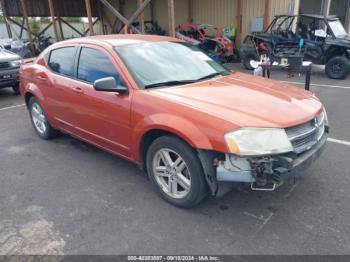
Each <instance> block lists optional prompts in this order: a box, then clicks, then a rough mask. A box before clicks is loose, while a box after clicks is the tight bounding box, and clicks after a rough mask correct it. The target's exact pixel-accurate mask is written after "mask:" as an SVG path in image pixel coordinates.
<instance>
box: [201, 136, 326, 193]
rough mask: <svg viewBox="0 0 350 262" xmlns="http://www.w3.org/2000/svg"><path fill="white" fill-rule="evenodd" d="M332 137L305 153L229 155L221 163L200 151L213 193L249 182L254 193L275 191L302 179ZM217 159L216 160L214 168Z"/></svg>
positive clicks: (208, 153) (324, 138)
mask: <svg viewBox="0 0 350 262" xmlns="http://www.w3.org/2000/svg"><path fill="white" fill-rule="evenodd" d="M327 138H328V134H327V133H325V134H324V135H323V137H322V138H321V139H320V140H319V141H318V142H317V144H315V145H314V146H313V147H312V148H310V149H309V150H307V151H305V152H304V153H302V154H295V153H288V154H281V155H274V156H263V157H238V156H234V155H230V154H226V156H225V159H221V160H218V158H217V157H215V155H212V154H211V153H210V152H204V151H201V152H199V158H200V160H201V162H202V164H203V168H204V173H205V178H206V180H207V182H208V185H209V188H210V190H211V193H212V195H213V196H215V197H220V196H222V195H224V194H226V193H227V192H229V191H230V190H232V187H233V185H234V184H235V183H249V184H250V185H251V189H252V190H264V191H272V190H275V189H276V188H277V187H279V186H281V185H282V184H284V183H286V182H289V181H293V180H295V179H296V178H298V177H299V176H300V175H301V174H302V173H303V171H304V170H305V169H307V168H308V167H309V166H310V165H311V164H312V163H313V162H314V161H315V160H316V159H317V158H318V157H319V156H320V155H321V153H322V152H323V151H324V149H325V146H326V141H327ZM213 159H216V160H215V161H214V162H215V163H214V165H213Z"/></svg>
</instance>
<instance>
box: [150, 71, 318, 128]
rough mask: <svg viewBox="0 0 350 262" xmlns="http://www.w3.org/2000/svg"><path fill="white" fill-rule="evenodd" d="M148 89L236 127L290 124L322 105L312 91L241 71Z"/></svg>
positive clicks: (312, 114) (306, 117)
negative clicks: (199, 80)
mask: <svg viewBox="0 0 350 262" xmlns="http://www.w3.org/2000/svg"><path fill="white" fill-rule="evenodd" d="M151 92H152V93H153V94H155V95H158V96H160V97H162V98H164V99H168V100H172V101H175V102H176V103H180V104H182V105H185V106H187V107H191V108H195V109H197V110H201V111H202V112H203V114H204V115H203V117H205V114H209V115H211V116H216V117H219V118H221V119H223V120H225V121H229V122H231V123H233V124H235V125H236V126H237V127H279V128H285V127H290V126H294V125H298V124H301V123H304V122H307V121H309V120H311V119H313V118H315V116H316V115H317V114H318V113H319V112H320V111H321V110H322V107H323V106H322V104H321V102H320V101H319V100H318V99H317V98H316V97H315V96H314V95H313V94H312V93H311V92H308V91H305V90H303V89H301V88H298V87H293V86H289V85H287V84H285V83H281V82H277V81H273V80H270V79H266V78H261V77H254V76H251V75H247V74H243V73H233V74H231V75H229V76H224V77H219V78H215V79H212V80H209V81H205V82H200V83H195V84H190V85H185V86H176V87H170V88H160V89H153V90H151Z"/></svg>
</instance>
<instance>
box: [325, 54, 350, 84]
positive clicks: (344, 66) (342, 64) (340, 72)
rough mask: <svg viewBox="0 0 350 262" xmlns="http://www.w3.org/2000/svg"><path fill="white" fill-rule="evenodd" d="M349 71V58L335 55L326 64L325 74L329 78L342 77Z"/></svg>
mask: <svg viewBox="0 0 350 262" xmlns="http://www.w3.org/2000/svg"><path fill="white" fill-rule="evenodd" d="M348 73H349V60H348V59H347V58H346V57H343V56H335V57H333V58H331V59H329V61H328V63H327V64H326V74H327V76H328V77H329V78H331V79H344V78H345V77H347V75H348Z"/></svg>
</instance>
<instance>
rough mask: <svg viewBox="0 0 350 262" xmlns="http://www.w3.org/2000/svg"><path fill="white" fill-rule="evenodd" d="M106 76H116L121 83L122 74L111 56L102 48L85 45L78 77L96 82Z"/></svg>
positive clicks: (81, 54) (81, 53) (118, 82)
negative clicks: (101, 49)
mask: <svg viewBox="0 0 350 262" xmlns="http://www.w3.org/2000/svg"><path fill="white" fill-rule="evenodd" d="M104 77H114V78H115V80H116V82H117V84H120V75H119V73H118V72H117V70H116V68H115V66H114V65H113V63H112V62H111V60H110V59H109V57H108V56H107V55H106V54H105V53H103V52H101V51H100V50H97V49H93V48H88V47H83V48H82V49H81V52H80V57H79V64H78V79H80V80H82V81H85V82H89V83H94V82H95V81H96V80H98V79H101V78H104Z"/></svg>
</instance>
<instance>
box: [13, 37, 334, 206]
mask: <svg viewBox="0 0 350 262" xmlns="http://www.w3.org/2000/svg"><path fill="white" fill-rule="evenodd" d="M20 80H21V82H20V92H21V94H22V96H23V98H24V99H25V103H26V105H27V107H28V110H29V114H30V119H31V121H32V123H33V126H34V128H35V130H36V131H37V133H38V135H39V136H40V137H41V138H43V139H50V138H53V137H54V136H56V135H57V133H58V131H61V132H63V133H67V134H70V135H72V136H74V137H76V138H78V139H81V140H83V141H86V142H88V143H90V144H92V145H95V146H97V147H99V148H101V149H103V150H106V151H108V152H110V153H112V154H115V155H116V156H119V157H122V158H124V159H126V160H129V161H132V162H134V163H136V164H137V165H139V166H140V167H141V168H142V169H144V170H145V171H146V172H147V174H148V176H149V178H150V180H151V181H152V183H153V185H154V186H155V189H156V190H157V192H158V193H159V194H160V195H161V196H162V197H163V198H164V199H166V200H167V201H169V202H170V203H172V204H174V205H177V206H181V207H189V206H194V205H196V204H198V203H199V202H201V201H202V200H203V199H204V198H205V197H206V196H207V195H211V196H219V195H222V194H223V193H225V192H227V191H228V190H230V189H231V187H232V185H234V184H235V183H236V182H245V183H249V184H250V185H251V188H252V189H254V190H273V189H275V188H276V187H278V186H280V185H282V184H283V182H284V181H288V180H289V179H290V178H294V177H295V176H296V175H297V174H299V173H300V171H301V170H302V169H304V168H306V167H307V166H309V165H310V164H311V163H312V162H313V161H314V160H315V159H316V158H317V157H318V156H319V155H320V153H321V152H322V150H323V148H324V145H325V142H326V139H327V133H328V122H327V116H326V112H325V110H324V107H323V105H322V104H321V102H320V101H319V100H318V99H317V98H316V97H315V96H314V95H313V94H312V93H310V92H307V91H304V90H301V89H299V88H297V87H292V86H288V85H287V84H282V83H280V82H276V81H272V80H267V79H262V78H256V77H254V76H250V75H246V74H242V73H234V72H229V71H227V70H226V69H225V68H223V67H222V66H221V65H219V64H217V63H216V62H214V61H213V60H212V59H210V58H209V57H208V56H206V55H205V54H203V53H202V52H201V51H200V50H198V49H196V48H194V47H193V46H189V45H188V44H186V43H184V42H182V41H179V40H178V39H175V38H169V37H162V36H145V35H109V36H95V37H89V38H81V39H74V40H68V41H63V42H59V43H55V44H53V45H52V46H50V47H49V48H48V49H47V50H45V51H44V52H43V53H42V54H41V55H40V56H39V57H38V58H36V59H35V60H34V61H28V62H26V63H24V64H23V65H22V66H21V69H20Z"/></svg>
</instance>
